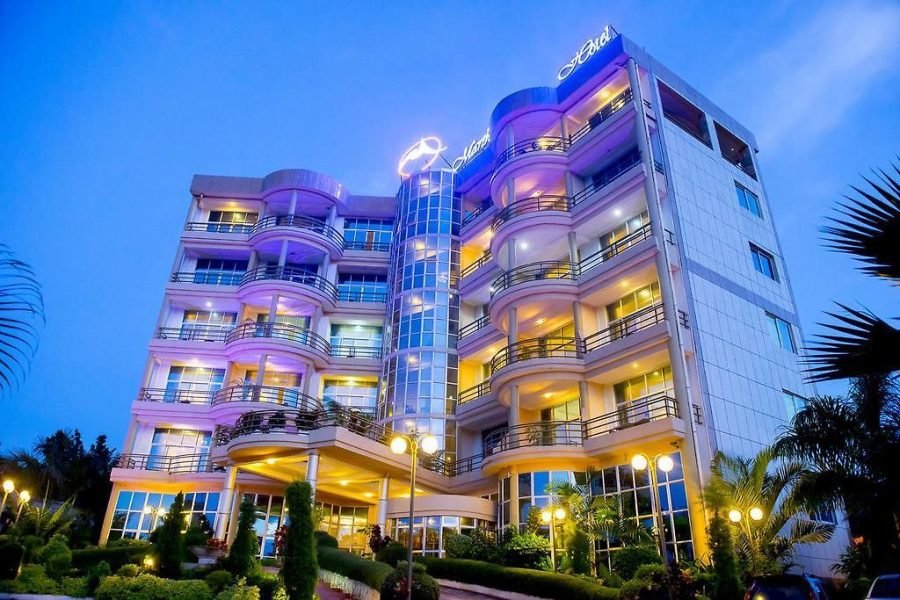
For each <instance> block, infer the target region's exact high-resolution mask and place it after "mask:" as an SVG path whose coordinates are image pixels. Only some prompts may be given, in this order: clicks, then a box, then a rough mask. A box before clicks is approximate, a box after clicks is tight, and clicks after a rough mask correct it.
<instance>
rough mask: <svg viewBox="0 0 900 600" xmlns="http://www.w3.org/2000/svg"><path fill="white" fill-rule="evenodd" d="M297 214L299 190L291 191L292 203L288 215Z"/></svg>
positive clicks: (289, 205)
mask: <svg viewBox="0 0 900 600" xmlns="http://www.w3.org/2000/svg"><path fill="white" fill-rule="evenodd" d="M296 212H297V190H291V201H290V202H289V203H288V214H289V215H293V214H294V213H296Z"/></svg>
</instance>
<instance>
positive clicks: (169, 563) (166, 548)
mask: <svg viewBox="0 0 900 600" xmlns="http://www.w3.org/2000/svg"><path fill="white" fill-rule="evenodd" d="M182 527H184V494H183V493H181V492H178V495H176V496H175V501H174V502H172V506H170V507H169V512H168V513H167V514H166V516H165V518H164V519H163V523H162V525H160V526H159V527H158V528H157V529H156V531H155V532H154V538H155V541H154V544H153V552H154V554H155V555H156V560H157V564H158V565H159V573H160V575H162V576H163V577H168V578H171V579H176V578H178V576H179V575H181V562H182V561H183V560H184V534H183V533H181V528H182ZM254 539H255V538H254Z"/></svg>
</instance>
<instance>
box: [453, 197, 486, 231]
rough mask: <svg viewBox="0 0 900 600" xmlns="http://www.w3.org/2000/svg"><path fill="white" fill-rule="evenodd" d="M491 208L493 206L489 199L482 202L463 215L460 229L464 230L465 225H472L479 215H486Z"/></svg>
mask: <svg viewBox="0 0 900 600" xmlns="http://www.w3.org/2000/svg"><path fill="white" fill-rule="evenodd" d="M491 206H493V203H492V201H491V200H490V199H487V200H485V201H484V202H482V203H481V204H479V205H478V206H477V207H476V208H474V209H473V210H471V211H469V212H467V213H465V214H463V218H462V223H461V224H460V229H462V228H464V227H465V226H466V225H468V224H469V223H472V222H473V221H475V220H476V219H477V218H478V217H480V216H481V215H483V214H484V213H486V212H487V211H488V210H490V208H491Z"/></svg>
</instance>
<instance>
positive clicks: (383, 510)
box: [375, 475, 391, 535]
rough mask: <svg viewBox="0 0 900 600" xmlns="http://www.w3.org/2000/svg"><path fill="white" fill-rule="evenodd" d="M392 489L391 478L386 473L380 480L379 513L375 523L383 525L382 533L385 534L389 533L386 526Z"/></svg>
mask: <svg viewBox="0 0 900 600" xmlns="http://www.w3.org/2000/svg"><path fill="white" fill-rule="evenodd" d="M390 490H391V478H390V477H389V476H387V475H385V476H384V477H382V478H381V480H380V481H379V482H378V513H377V516H376V518H375V523H376V524H377V525H378V526H379V527H381V535H385V534H386V533H387V532H386V531H385V530H384V528H385V526H386V525H387V507H388V496H389V494H390Z"/></svg>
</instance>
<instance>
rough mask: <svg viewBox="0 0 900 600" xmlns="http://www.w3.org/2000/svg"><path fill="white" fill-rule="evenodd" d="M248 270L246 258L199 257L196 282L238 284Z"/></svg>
mask: <svg viewBox="0 0 900 600" xmlns="http://www.w3.org/2000/svg"><path fill="white" fill-rule="evenodd" d="M246 270H247V261H246V260H222V259H217V258H198V259H197V268H196V269H195V270H194V283H206V284H210V285H237V284H239V283H240V282H241V277H243V276H244V272H245V271H246Z"/></svg>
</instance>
